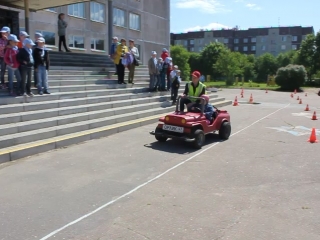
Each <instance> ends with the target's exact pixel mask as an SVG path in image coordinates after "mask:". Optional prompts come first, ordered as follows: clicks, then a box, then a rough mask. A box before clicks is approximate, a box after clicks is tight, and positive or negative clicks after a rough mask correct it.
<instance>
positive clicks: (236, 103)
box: [233, 96, 239, 106]
mask: <svg viewBox="0 0 320 240" xmlns="http://www.w3.org/2000/svg"><path fill="white" fill-rule="evenodd" d="M238 105H239V103H238V98H237V96H236V98H235V99H234V103H233V106H238Z"/></svg>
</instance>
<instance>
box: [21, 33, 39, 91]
mask: <svg viewBox="0 0 320 240" xmlns="http://www.w3.org/2000/svg"><path fill="white" fill-rule="evenodd" d="M42 37H43V35H42V34H41V33H39V32H36V33H35V34H34V44H35V45H34V46H32V50H34V49H35V48H36V47H37V46H38V39H39V38H42ZM21 75H22V74H21ZM33 85H34V87H35V88H36V87H37V86H38V74H37V73H36V72H35V71H34V70H33Z"/></svg>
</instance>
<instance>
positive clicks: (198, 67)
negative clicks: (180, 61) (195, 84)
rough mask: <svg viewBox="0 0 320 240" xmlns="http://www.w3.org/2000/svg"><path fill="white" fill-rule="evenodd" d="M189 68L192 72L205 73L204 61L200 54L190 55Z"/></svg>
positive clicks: (193, 53) (192, 53)
mask: <svg viewBox="0 0 320 240" xmlns="http://www.w3.org/2000/svg"><path fill="white" fill-rule="evenodd" d="M189 66H190V69H191V71H200V72H201V73H202V72H203V71H202V69H203V66H202V59H201V55H200V53H195V52H191V53H190V58H189Z"/></svg>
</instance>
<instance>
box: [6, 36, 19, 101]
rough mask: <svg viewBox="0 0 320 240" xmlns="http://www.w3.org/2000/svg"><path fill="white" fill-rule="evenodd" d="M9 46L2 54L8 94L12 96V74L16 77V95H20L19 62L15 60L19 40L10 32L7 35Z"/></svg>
mask: <svg viewBox="0 0 320 240" xmlns="http://www.w3.org/2000/svg"><path fill="white" fill-rule="evenodd" d="M8 42H9V47H8V48H7V50H6V53H5V55H4V61H5V63H6V64H7V67H8V80H9V95H11V96H14V93H13V76H15V77H16V79H17V95H18V96H21V93H20V89H21V76H20V71H19V65H20V64H19V62H18V60H17V54H18V51H19V50H18V47H17V44H18V42H19V40H18V38H17V36H16V35H14V34H10V35H9V37H8Z"/></svg>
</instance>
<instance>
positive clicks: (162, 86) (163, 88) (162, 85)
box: [159, 58, 167, 92]
mask: <svg viewBox="0 0 320 240" xmlns="http://www.w3.org/2000/svg"><path fill="white" fill-rule="evenodd" d="M160 59H161V60H160ZM159 61H160V64H161V71H160V72H159V78H160V91H161V92H163V91H166V71H167V69H166V68H165V64H164V61H163V58H159ZM159 69H160V68H159Z"/></svg>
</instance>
